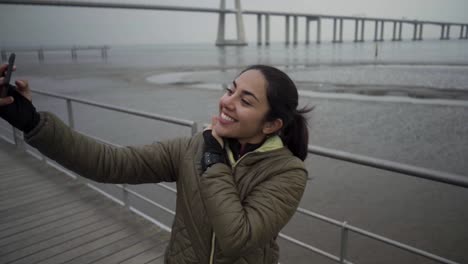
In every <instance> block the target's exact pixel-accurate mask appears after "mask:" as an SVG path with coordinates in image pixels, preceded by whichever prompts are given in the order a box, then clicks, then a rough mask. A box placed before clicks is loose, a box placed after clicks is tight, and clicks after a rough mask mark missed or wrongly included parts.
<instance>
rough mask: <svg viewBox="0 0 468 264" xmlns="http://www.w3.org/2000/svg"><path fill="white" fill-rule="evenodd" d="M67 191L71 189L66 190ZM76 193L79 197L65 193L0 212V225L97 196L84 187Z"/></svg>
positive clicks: (77, 187) (78, 187) (80, 187)
mask: <svg viewBox="0 0 468 264" xmlns="http://www.w3.org/2000/svg"><path fill="white" fill-rule="evenodd" d="M68 189H69V191H70V190H71V188H68ZM75 189H76V191H78V192H80V195H77V194H76V193H72V192H66V193H63V194H62V195H59V196H54V197H51V198H49V199H45V200H41V201H37V202H35V203H30V204H27V205H23V206H19V207H16V208H11V209H8V210H5V211H0V215H2V218H1V219H0V223H5V222H9V221H12V220H15V219H20V218H22V217H25V216H28V215H31V214H35V213H38V212H41V211H44V210H48V209H50V208H54V207H57V206H61V205H63V204H67V203H71V202H74V201H77V200H80V199H85V198H86V197H89V196H97V195H98V194H97V193H96V192H93V191H92V190H90V189H89V188H88V187H86V186H79V185H77V186H76V188H75Z"/></svg>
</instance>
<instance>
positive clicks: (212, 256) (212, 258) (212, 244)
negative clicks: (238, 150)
mask: <svg viewBox="0 0 468 264" xmlns="http://www.w3.org/2000/svg"><path fill="white" fill-rule="evenodd" d="M250 153H252V152H248V153H246V154H244V156H242V157H240V159H237V161H236V162H235V163H234V164H233V165H232V172H233V174H234V172H235V169H236V166H237V164H239V161H241V160H242V159H243V158H244V157H245V156H247V155H249V154H250ZM215 241H216V235H215V232H214V231H213V235H212V236H211V250H210V263H209V264H214V253H215Z"/></svg>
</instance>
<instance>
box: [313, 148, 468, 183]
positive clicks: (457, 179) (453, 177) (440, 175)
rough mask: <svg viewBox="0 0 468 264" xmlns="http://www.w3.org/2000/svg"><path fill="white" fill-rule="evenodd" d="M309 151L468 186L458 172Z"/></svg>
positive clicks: (324, 151) (333, 151) (337, 151)
mask: <svg viewBox="0 0 468 264" xmlns="http://www.w3.org/2000/svg"><path fill="white" fill-rule="evenodd" d="M308 151H309V153H311V154H315V155H319V156H323V157H329V158H333V159H338V160H343V161H348V162H352V163H355V164H361V165H365V166H369V167H374V168H378V169H383V170H386V171H393V172H397V173H402V174H406V175H409V176H415V177H418V178H423V179H428V180H432V181H437V182H443V183H448V184H451V185H456V186H460V187H464V188H468V176H462V175H457V174H451V173H448V172H442V171H436V170H430V169H425V168H421V167H416V166H412V165H407V164H403V163H398V162H393V161H388V160H382V159H376V158H371V157H367V156H363V155H358V154H353V153H349V152H345V151H340V150H333V149H327V148H323V147H318V146H312V145H309V148H308Z"/></svg>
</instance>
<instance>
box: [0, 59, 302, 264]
mask: <svg viewBox="0 0 468 264" xmlns="http://www.w3.org/2000/svg"><path fill="white" fill-rule="evenodd" d="M4 70H5V67H4V66H3V67H2V68H1V69H0V72H3V71H4ZM17 85H18V89H11V90H9V94H8V96H9V97H6V98H0V116H1V117H2V118H4V119H6V120H7V121H8V122H9V123H10V124H12V125H14V126H16V127H17V128H19V129H21V130H22V131H23V132H24V133H25V139H26V141H27V142H28V143H29V144H30V145H31V146H33V147H35V148H37V149H38V150H39V151H41V152H42V153H43V154H44V155H46V156H48V157H49V158H51V159H53V160H55V161H57V162H58V163H59V164H61V165H63V166H64V167H66V168H68V169H70V170H72V171H75V172H76V173H78V174H80V175H82V176H84V177H87V178H89V179H92V180H95V181H98V182H105V183H129V184H140V183H157V182H163V181H165V182H176V183H177V190H178V192H177V205H176V215H175V219H174V223H173V227H172V235H171V240H170V243H169V246H168V248H167V249H166V254H165V263H169V264H173V263H210V264H211V263H238V264H240V263H252V264H253V263H264V264H273V263H278V259H279V249H278V245H277V243H276V238H277V236H278V234H279V232H280V230H281V229H282V228H283V227H284V226H285V225H286V224H287V223H288V221H289V220H290V219H291V217H292V216H293V214H294V213H295V211H296V208H297V207H298V205H299V202H300V199H301V197H302V194H303V193H304V189H305V186H306V181H307V170H306V169H305V167H304V163H303V160H304V159H305V157H306V154H307V144H308V142H307V140H308V139H307V135H308V132H307V126H306V119H305V118H304V116H303V113H304V112H307V111H309V110H308V109H306V110H297V109H296V108H297V105H298V94H297V89H296V86H295V85H294V83H293V82H292V81H291V79H289V77H288V76H287V75H286V74H285V73H283V72H281V71H280V70H278V69H276V68H273V67H270V66H265V65H254V66H251V67H248V68H247V69H245V70H244V71H243V72H241V74H240V75H239V76H238V77H237V78H236V79H235V80H234V81H233V84H232V86H231V87H230V88H228V89H227V91H226V94H225V95H223V97H221V99H220V102H219V114H218V115H217V116H216V117H214V118H213V124H212V125H211V126H210V127H209V128H208V129H207V130H205V131H204V132H203V133H199V134H196V135H195V136H193V137H191V138H177V139H173V140H169V141H163V142H158V143H154V144H150V145H145V146H130V147H125V148H116V147H112V146H109V145H105V144H102V143H98V142H96V141H95V140H94V139H91V138H89V137H87V136H84V135H83V134H79V133H77V132H75V131H73V130H72V129H70V128H69V127H68V126H67V125H65V124H64V123H63V122H62V121H61V120H60V119H59V118H57V117H56V116H55V115H53V114H51V113H47V112H40V113H37V112H36V110H35V108H34V107H33V105H32V103H31V93H30V90H29V85H28V83H27V82H19V83H17ZM0 89H3V87H0ZM10 97H13V98H15V100H11V98H10ZM30 117H36V118H30Z"/></svg>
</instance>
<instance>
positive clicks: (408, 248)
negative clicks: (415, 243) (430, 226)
mask: <svg viewBox="0 0 468 264" xmlns="http://www.w3.org/2000/svg"><path fill="white" fill-rule="evenodd" d="M346 227H347V228H348V230H349V231H352V232H354V233H357V234H360V235H363V236H366V237H368V238H372V239H375V240H378V241H380V242H383V243H385V244H388V245H392V246H395V247H397V248H400V249H403V250H406V251H408V252H411V253H414V254H417V255H419V256H422V257H426V258H428V259H431V260H435V261H438V262H440V263H447V264H459V263H457V262H454V261H452V260H449V259H446V258H443V257H440V256H437V255H434V254H432V253H429V252H427V251H424V250H421V249H417V248H415V247H412V246H409V245H406V244H403V243H400V242H398V241H395V240H392V239H389V238H386V237H383V236H380V235H377V234H374V233H372V232H369V231H366V230H364V229H360V228H357V227H355V226H350V225H347V226H346Z"/></svg>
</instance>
